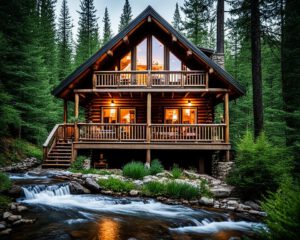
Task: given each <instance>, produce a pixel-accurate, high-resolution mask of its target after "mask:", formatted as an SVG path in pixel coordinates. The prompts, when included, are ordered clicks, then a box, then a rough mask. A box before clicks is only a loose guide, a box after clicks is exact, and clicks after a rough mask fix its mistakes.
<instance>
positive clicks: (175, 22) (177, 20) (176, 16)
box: [172, 3, 182, 31]
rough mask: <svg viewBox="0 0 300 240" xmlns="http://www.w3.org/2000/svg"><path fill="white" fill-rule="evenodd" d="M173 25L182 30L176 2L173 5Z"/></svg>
mask: <svg viewBox="0 0 300 240" xmlns="http://www.w3.org/2000/svg"><path fill="white" fill-rule="evenodd" d="M172 24H173V27H174V28H175V29H176V30H177V31H181V30H182V19H181V16H180V11H179V6H178V3H176V5H175V12H174V15H173V22H172Z"/></svg>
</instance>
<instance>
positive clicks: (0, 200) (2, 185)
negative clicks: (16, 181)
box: [0, 172, 12, 211]
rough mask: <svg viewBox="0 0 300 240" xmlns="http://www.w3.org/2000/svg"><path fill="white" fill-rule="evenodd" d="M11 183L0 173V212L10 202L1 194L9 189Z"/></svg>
mask: <svg viewBox="0 0 300 240" xmlns="http://www.w3.org/2000/svg"><path fill="white" fill-rule="evenodd" d="M11 185H12V183H11V181H10V179H9V177H8V176H7V175H6V174H5V173H1V172H0V211H2V210H3V209H5V208H6V207H7V205H8V204H9V203H10V202H11V199H10V198H9V197H7V196H5V195H3V192H4V191H6V190H8V189H10V188H11Z"/></svg>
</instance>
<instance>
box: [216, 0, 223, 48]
mask: <svg viewBox="0 0 300 240" xmlns="http://www.w3.org/2000/svg"><path fill="white" fill-rule="evenodd" d="M217 53H224V0H218V3H217Z"/></svg>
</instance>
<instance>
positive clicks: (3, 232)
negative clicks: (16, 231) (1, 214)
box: [0, 228, 12, 236]
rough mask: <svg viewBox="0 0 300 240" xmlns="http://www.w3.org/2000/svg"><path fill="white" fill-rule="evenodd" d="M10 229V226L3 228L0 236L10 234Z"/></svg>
mask: <svg viewBox="0 0 300 240" xmlns="http://www.w3.org/2000/svg"><path fill="white" fill-rule="evenodd" d="M11 231H12V229H11V228H7V229H5V230H3V231H1V232H0V236H1V235H8V234H10V232H11Z"/></svg>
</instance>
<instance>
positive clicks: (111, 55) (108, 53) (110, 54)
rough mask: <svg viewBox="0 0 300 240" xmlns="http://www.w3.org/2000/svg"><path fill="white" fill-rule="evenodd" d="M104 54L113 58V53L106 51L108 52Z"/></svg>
mask: <svg viewBox="0 0 300 240" xmlns="http://www.w3.org/2000/svg"><path fill="white" fill-rule="evenodd" d="M106 54H107V55H108V56H110V57H113V56H114V52H113V51H112V50H108V51H107V52H106Z"/></svg>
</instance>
